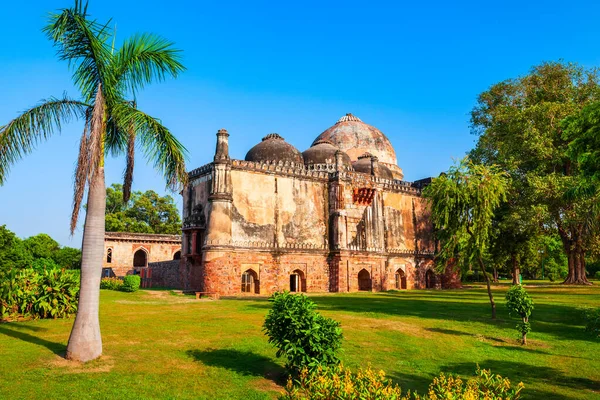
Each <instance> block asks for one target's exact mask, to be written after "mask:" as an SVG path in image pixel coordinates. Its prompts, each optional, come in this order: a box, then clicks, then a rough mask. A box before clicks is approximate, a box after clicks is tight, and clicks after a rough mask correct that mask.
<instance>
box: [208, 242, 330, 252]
mask: <svg viewBox="0 0 600 400" xmlns="http://www.w3.org/2000/svg"><path fill="white" fill-rule="evenodd" d="M205 246H228V247H238V248H252V249H300V250H327V249H329V244H328V243H327V241H326V242H325V243H324V244H313V243H282V244H279V245H278V244H277V243H276V242H258V241H236V240H207V241H206V242H205Z"/></svg>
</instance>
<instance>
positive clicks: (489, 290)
mask: <svg viewBox="0 0 600 400" xmlns="http://www.w3.org/2000/svg"><path fill="white" fill-rule="evenodd" d="M477 261H478V262H479V269H480V270H481V272H482V273H483V277H484V278H485V283H486V284H487V292H488V297H489V298H490V305H491V306H492V319H496V303H495V302H494V295H493V294H492V288H491V286H490V277H489V276H488V274H487V273H486V271H485V265H484V264H483V260H482V259H481V256H479V257H477Z"/></svg>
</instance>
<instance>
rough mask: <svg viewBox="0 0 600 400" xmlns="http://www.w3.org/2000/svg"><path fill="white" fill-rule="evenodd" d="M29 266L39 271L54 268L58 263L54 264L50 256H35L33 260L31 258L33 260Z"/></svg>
mask: <svg viewBox="0 0 600 400" xmlns="http://www.w3.org/2000/svg"><path fill="white" fill-rule="evenodd" d="M31 268H33V269H35V270H38V271H41V270H44V269H54V268H59V269H60V267H59V266H58V264H56V263H55V262H54V260H53V259H51V258H36V259H35V260H33V262H32V263H31Z"/></svg>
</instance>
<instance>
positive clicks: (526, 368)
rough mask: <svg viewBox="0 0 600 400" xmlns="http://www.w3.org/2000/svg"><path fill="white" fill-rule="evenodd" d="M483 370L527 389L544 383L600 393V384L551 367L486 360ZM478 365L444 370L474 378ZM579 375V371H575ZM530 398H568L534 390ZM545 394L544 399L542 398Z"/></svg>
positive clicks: (482, 363)
mask: <svg viewBox="0 0 600 400" xmlns="http://www.w3.org/2000/svg"><path fill="white" fill-rule="evenodd" d="M479 365H480V366H481V368H485V369H491V371H492V372H493V373H494V374H500V375H502V376H503V377H505V378H509V379H510V380H511V382H513V383H514V384H516V383H518V382H523V383H524V384H525V387H526V388H527V385H528V383H529V384H531V383H533V382H535V383H542V384H547V385H558V386H563V387H566V388H569V389H575V390H588V391H594V392H596V393H597V392H598V391H600V382H599V381H594V380H591V379H588V378H583V377H579V376H568V375H565V374H564V373H563V372H562V371H560V370H558V369H556V368H552V367H549V366H539V365H531V364H526V363H522V362H513V361H504V360H491V359H488V360H485V361H482V362H480V363H479ZM475 369H476V365H475V364H473V363H457V364H448V365H445V366H444V367H443V368H442V370H443V371H445V372H448V373H454V374H459V375H461V376H464V377H466V376H472V375H473V371H474V370H475ZM574 373H577V371H574ZM527 392H528V396H532V397H533V398H536V399H538V398H545V399H564V398H566V397H564V396H561V395H557V394H555V393H549V392H538V391H535V390H533V389H531V390H527ZM542 393H543V396H544V397H541V396H542Z"/></svg>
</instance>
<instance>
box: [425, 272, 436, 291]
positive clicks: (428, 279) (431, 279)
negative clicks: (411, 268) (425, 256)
mask: <svg viewBox="0 0 600 400" xmlns="http://www.w3.org/2000/svg"><path fill="white" fill-rule="evenodd" d="M425 287H426V288H427V289H434V288H435V274H434V273H433V271H432V270H430V269H429V270H427V272H426V273H425Z"/></svg>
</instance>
